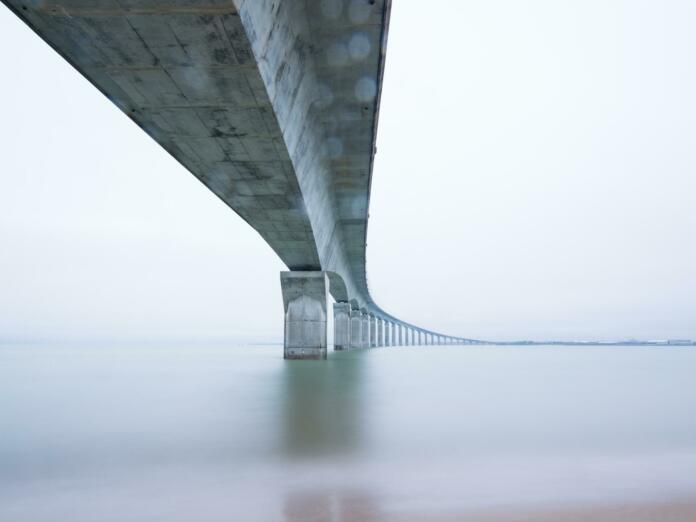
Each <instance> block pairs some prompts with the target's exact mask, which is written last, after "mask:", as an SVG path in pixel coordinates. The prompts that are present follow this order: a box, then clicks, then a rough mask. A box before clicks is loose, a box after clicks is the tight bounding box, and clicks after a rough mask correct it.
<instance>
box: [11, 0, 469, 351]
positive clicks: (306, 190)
mask: <svg viewBox="0 0 696 522" xmlns="http://www.w3.org/2000/svg"><path fill="white" fill-rule="evenodd" d="M2 2H3V3H4V4H5V5H7V7H9V8H10V9H11V10H12V11H13V12H14V13H15V14H16V15H17V16H18V17H20V18H21V19H22V20H23V21H24V22H25V23H26V24H27V25H28V26H29V27H31V29H33V30H34V31H35V32H36V33H37V34H38V35H39V36H40V37H41V38H43V40H44V41H45V42H46V43H48V44H49V45H50V46H51V47H52V48H53V49H54V50H55V51H56V52H57V53H58V54H60V55H61V56H62V57H63V58H64V59H65V60H67V61H68V62H69V63H70V64H72V65H73V66H74V67H75V68H76V69H77V70H78V71H79V72H80V73H81V74H82V75H83V76H84V77H85V78H87V80H89V81H90V82H91V83H92V84H93V85H94V86H95V87H96V88H97V89H99V90H100V91H101V92H102V93H103V94H104V95H105V96H106V97H108V98H109V99H110V100H111V101H112V102H113V103H114V104H116V105H117V106H118V107H119V108H120V109H121V110H122V111H123V112H124V113H125V114H126V115H127V116H128V117H129V118H131V119H132V120H133V121H134V122H135V123H136V124H137V125H138V126H140V127H141V128H142V129H143V130H144V131H145V132H146V133H147V134H148V135H150V136H151V137H152V138H153V139H154V140H155V141H157V142H158V143H159V144H160V145H161V146H162V147H163V148H164V149H165V150H166V151H167V152H168V153H169V154H171V155H172V156H173V157H174V158H175V159H176V160H177V161H179V162H180V163H181V164H182V165H183V166H184V167H186V168H187V169H188V170H189V171H190V172H191V173H192V174H193V175H194V176H196V177H197V178H198V179H199V180H200V181H201V182H202V183H203V184H204V185H205V186H206V187H208V188H209V189H210V190H211V191H212V192H213V193H214V194H215V195H216V196H217V197H219V198H220V199H221V200H222V201H223V202H225V203H226V204H227V205H228V206H229V207H230V208H231V209H232V210H234V211H235V212H236V213H237V214H239V215H240V216H241V217H242V219H244V220H245V221H246V222H247V223H249V225H251V226H252V227H253V228H254V229H255V230H256V231H257V232H258V233H259V234H260V235H261V236H262V237H263V238H264V240H265V241H266V242H267V243H268V244H269V245H270V246H271V248H273V250H274V251H275V252H276V253H277V254H278V256H279V257H280V258H281V260H282V261H283V262H284V263H285V265H287V267H288V269H289V271H287V272H282V273H281V277H280V282H281V289H282V296H283V305H284V310H285V350H284V353H285V357H286V358H323V357H325V356H326V350H327V337H328V336H327V329H328V325H329V324H330V317H329V314H330V313H331V308H330V306H331V297H330V296H333V299H334V300H335V304H334V305H333V323H334V347H335V349H337V350H341V349H348V348H356V347H362V348H365V347H376V346H393V345H431V344H479V343H481V342H482V341H477V340H473V339H465V338H461V337H456V336H452V335H446V334H443V333H439V332H434V331H431V330H427V329H424V328H420V327H417V326H415V325H413V324H409V323H407V322H404V321H401V320H399V319H398V318H396V317H394V316H393V315H390V314H389V313H387V312H385V311H384V310H382V309H381V308H380V307H379V306H378V305H377V304H376V303H375V302H374V300H373V299H372V297H371V296H370V292H369V289H368V284H367V275H366V271H365V246H366V237H367V223H368V209H369V202H370V186H371V180H372V171H373V159H374V154H375V138H376V133H377V120H378V115H379V101H380V95H381V90H382V77H383V72H384V59H385V50H386V42H387V32H388V27H389V13H390V4H391V0H292V1H289V0H2Z"/></svg>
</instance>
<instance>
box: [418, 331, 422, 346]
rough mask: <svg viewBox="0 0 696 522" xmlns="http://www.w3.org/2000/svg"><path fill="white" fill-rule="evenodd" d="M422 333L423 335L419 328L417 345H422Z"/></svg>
mask: <svg viewBox="0 0 696 522" xmlns="http://www.w3.org/2000/svg"><path fill="white" fill-rule="evenodd" d="M422 335H423V334H422V332H421V331H420V330H418V346H422V345H423V337H422Z"/></svg>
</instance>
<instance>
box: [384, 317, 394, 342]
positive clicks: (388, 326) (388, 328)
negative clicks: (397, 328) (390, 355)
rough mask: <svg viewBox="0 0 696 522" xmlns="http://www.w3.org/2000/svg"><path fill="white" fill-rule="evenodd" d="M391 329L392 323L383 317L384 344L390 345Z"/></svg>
mask: <svg viewBox="0 0 696 522" xmlns="http://www.w3.org/2000/svg"><path fill="white" fill-rule="evenodd" d="M391 329H392V323H390V322H389V321H387V320H386V319H385V321H384V346H391Z"/></svg>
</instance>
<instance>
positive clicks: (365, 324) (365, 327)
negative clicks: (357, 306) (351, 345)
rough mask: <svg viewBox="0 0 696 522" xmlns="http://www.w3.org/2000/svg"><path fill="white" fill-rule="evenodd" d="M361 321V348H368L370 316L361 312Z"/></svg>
mask: <svg viewBox="0 0 696 522" xmlns="http://www.w3.org/2000/svg"><path fill="white" fill-rule="evenodd" d="M360 318H361V320H362V339H361V343H360V347H361V348H369V347H370V316H369V315H367V312H363V313H362V315H361V316H360Z"/></svg>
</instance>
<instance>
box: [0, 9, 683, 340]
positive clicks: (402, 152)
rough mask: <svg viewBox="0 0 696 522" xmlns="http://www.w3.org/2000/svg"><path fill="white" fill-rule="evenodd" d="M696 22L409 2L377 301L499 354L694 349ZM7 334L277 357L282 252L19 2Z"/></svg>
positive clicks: (8, 155)
mask: <svg viewBox="0 0 696 522" xmlns="http://www.w3.org/2000/svg"><path fill="white" fill-rule="evenodd" d="M695 21H696V3H694V2H693V1H691V0H686V1H675V0H659V1H658V0H655V1H640V0H631V1H623V2H622V1H616V0H601V1H592V0H584V1H582V2H580V1H562V0H549V1H539V0H528V1H526V2H519V1H518V0H511V1H502V0H467V1H462V0H456V1H455V0H452V1H445V0H430V1H429V2H427V4H426V3H424V2H422V1H417V0H396V1H395V2H394V6H393V10H392V19H391V26H390V33H389V46H388V53H387V66H386V74H385V84H384V89H383V94H382V108H381V113H380V120H379V121H380V128H379V136H378V154H377V159H376V163H375V171H374V181H373V193H372V199H371V208H370V215H371V217H370V224H369V237H368V277H369V284H370V288H371V290H372V293H373V295H374V297H375V299H376V300H377V302H378V303H379V304H380V305H381V306H382V307H383V308H384V309H386V310H388V311H389V312H391V313H392V314H394V315H396V316H399V317H402V318H403V319H404V320H407V321H411V322H414V323H416V324H419V325H422V326H423V327H426V328H432V329H436V330H441V331H447V332H450V333H452V334H457V335H462V336H467V337H475V338H486V339H523V338H525V339H526V338H534V339H544V338H571V339H601V338H625V337H639V338H667V337H670V338H683V337H685V338H696V299H694V296H696V244H695V241H694V231H695V230H696V191H695V189H696V181H695V179H696V100H695V99H694V93H695V92H696V73H695V71H694V67H693V64H694V61H695V60H694V52H695V51H694V50H695V49H696V32H695V31H693V26H694V22H695ZM0 60H1V61H2V63H3V73H2V81H1V82H0V104H1V107H2V112H1V114H2V116H1V117H0V143H1V144H2V145H1V147H2V156H1V158H0V161H1V163H0V240H1V241H2V243H1V247H0V339H18V338H28V339H35V338H44V339H52V338H65V337H68V338H74V337H86V338H95V337H99V338H109V337H119V338H120V337H134V338H139V337H155V338H156V337H165V338H187V339H188V338H197V339H203V338H227V339H235V340H241V341H246V340H252V341H264V340H271V341H279V340H281V338H282V302H281V297H280V285H279V275H278V273H279V271H280V270H283V269H284V267H283V265H282V263H281V262H280V261H279V260H278V259H277V258H276V256H275V254H274V253H273V252H272V251H271V249H270V248H269V247H268V246H267V245H266V244H265V243H264V242H263V240H262V239H261V238H260V237H259V236H258V235H257V234H256V233H255V232H254V231H253V230H252V229H251V228H250V227H249V226H248V225H246V224H245V223H244V222H243V221H242V220H241V219H240V218H239V217H238V216H237V215H236V214H235V213H234V212H232V211H231V210H230V209H228V208H227V207H226V206H225V205H224V204H222V203H221V202H220V201H219V200H218V199H217V198H216V197H214V196H213V195H212V193H210V192H209V191H208V190H207V189H206V188H205V187H204V186H203V185H201V184H200V183H199V182H198V181H197V180H196V179H195V178H194V177H193V176H192V175H191V174H190V173H188V172H187V171H185V170H184V168H183V167H181V166H180V165H179V164H177V163H176V162H175V161H174V160H173V159H172V158H171V157H169V156H168V155H167V154H166V153H165V152H164V151H163V150H162V149H161V148H160V147H159V146H158V145H156V144H155V143H154V142H153V141H152V140H151V139H150V138H149V137H147V136H146V135H145V134H144V133H143V132H142V131H140V130H139V129H138V128H137V127H136V126H135V125H134V124H133V123H132V122H131V121H130V120H129V119H128V118H126V117H125V116H123V115H122V114H121V113H120V112H119V111H118V110H117V109H116V108H115V107H114V106H113V105H111V103H110V102H108V101H107V100H106V99H105V98H104V97H103V96H102V95H101V94H100V93H98V92H97V90H96V89H94V88H93V87H92V86H91V85H89V84H88V82H87V81H86V80H84V79H83V78H82V77H81V76H80V75H79V74H78V73H77V72H76V71H74V70H73V69H72V68H71V67H70V66H68V65H67V63H65V62H64V61H63V60H62V59H60V58H59V57H58V56H57V55H56V54H55V53H54V52H53V51H52V50H50V49H49V48H48V46H46V45H45V44H44V43H43V42H42V41H41V40H40V39H39V38H38V37H36V36H35V35H34V34H33V33H32V32H31V31H30V30H29V29H28V28H27V27H25V26H24V25H23V24H22V23H21V22H19V20H17V19H15V17H14V16H13V15H12V14H11V13H10V12H9V11H8V10H7V9H6V8H5V7H4V6H0Z"/></svg>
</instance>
